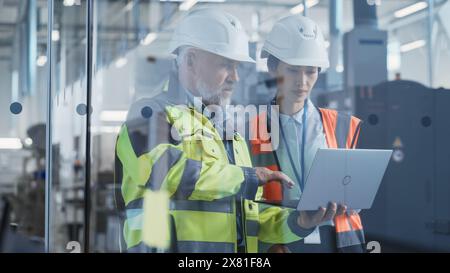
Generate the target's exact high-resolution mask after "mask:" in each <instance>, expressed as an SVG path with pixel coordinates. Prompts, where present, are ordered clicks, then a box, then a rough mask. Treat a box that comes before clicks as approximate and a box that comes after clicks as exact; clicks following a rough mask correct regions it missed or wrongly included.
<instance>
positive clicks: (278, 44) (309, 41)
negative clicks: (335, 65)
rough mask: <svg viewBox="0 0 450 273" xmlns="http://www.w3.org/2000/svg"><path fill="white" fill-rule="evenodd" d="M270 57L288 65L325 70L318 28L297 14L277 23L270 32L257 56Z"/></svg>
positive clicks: (325, 53) (324, 54)
mask: <svg viewBox="0 0 450 273" xmlns="http://www.w3.org/2000/svg"><path fill="white" fill-rule="evenodd" d="M269 55H273V56H274V57H276V58H277V59H279V60H281V61H283V62H285V63H287V64H289V65H301V66H315V67H320V68H322V69H325V68H328V67H329V66H330V62H329V60H328V53H327V49H326V47H325V40H324V38H323V35H322V31H321V30H320V28H319V26H318V25H317V24H316V23H315V22H314V21H312V20H311V19H309V18H307V17H304V16H301V15H291V16H288V17H285V18H283V19H281V20H280V21H278V22H277V23H276V24H275V25H274V27H273V28H272V31H270V33H269V35H268V36H267V39H266V41H265V43H264V46H263V48H262V52H261V57H262V58H267V57H268V56H269Z"/></svg>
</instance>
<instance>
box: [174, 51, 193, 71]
mask: <svg viewBox="0 0 450 273" xmlns="http://www.w3.org/2000/svg"><path fill="white" fill-rule="evenodd" d="M191 49H195V47H193V46H180V47H179V48H178V49H177V51H178V54H177V58H176V63H177V66H178V67H181V66H182V65H184V64H185V62H186V55H187V53H188V52H189V51H190V50H191Z"/></svg>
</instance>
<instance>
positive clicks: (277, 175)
mask: <svg viewBox="0 0 450 273" xmlns="http://www.w3.org/2000/svg"><path fill="white" fill-rule="evenodd" d="M273 175H274V176H275V179H276V180H280V181H281V183H283V184H285V185H286V186H287V187H288V188H289V189H292V188H293V187H294V181H292V179H290V178H289V176H287V175H286V174H284V173H282V172H278V171H277V172H273Z"/></svg>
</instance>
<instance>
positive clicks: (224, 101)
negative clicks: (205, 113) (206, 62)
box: [196, 79, 231, 107]
mask: <svg viewBox="0 0 450 273" xmlns="http://www.w3.org/2000/svg"><path fill="white" fill-rule="evenodd" d="M196 85H197V86H196V89H197V92H198V94H199V95H200V96H201V97H202V101H203V103H204V104H205V105H219V106H222V107H224V106H226V105H229V104H230V101H231V100H230V98H224V97H223V96H222V91H220V89H218V90H210V89H209V88H208V87H207V85H206V84H205V82H203V81H202V80H200V79H198V80H197V84H196Z"/></svg>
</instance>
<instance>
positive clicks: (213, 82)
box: [116, 9, 312, 252]
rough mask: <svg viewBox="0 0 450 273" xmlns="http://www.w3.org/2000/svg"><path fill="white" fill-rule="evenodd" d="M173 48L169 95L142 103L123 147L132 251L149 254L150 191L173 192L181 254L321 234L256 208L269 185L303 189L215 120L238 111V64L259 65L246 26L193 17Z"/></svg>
mask: <svg viewBox="0 0 450 273" xmlns="http://www.w3.org/2000/svg"><path fill="white" fill-rule="evenodd" d="M170 49H171V51H172V52H173V53H174V54H176V55H177V59H176V62H175V66H176V68H175V71H174V73H173V74H172V75H171V77H170V80H169V84H168V88H167V91H166V92H162V94H160V95H158V96H157V97H155V98H152V99H143V100H140V101H138V102H136V103H134V104H133V105H132V107H131V108H130V111H129V113H128V117H127V121H126V123H125V124H124V125H123V126H122V128H121V131H120V133H119V136H118V140H117V145H116V156H117V160H116V163H117V166H116V180H117V181H119V182H120V183H121V184H122V196H123V201H124V206H125V207H124V209H125V210H126V220H125V223H124V237H125V238H124V239H125V242H126V244H127V248H128V250H129V251H135V250H136V249H137V250H138V251H139V249H141V248H142V247H143V244H142V233H143V231H142V203H143V195H144V192H145V191H146V190H151V191H153V192H158V191H165V192H167V193H168V194H169V196H170V199H171V208H170V214H171V216H172V217H173V219H174V226H175V233H176V236H174V237H176V240H177V241H176V248H177V250H178V251H179V252H257V250H258V249H257V245H258V239H259V240H260V241H266V242H269V243H288V242H293V241H297V240H300V239H301V238H302V237H304V236H306V235H307V234H309V233H310V232H312V230H311V231H304V230H300V229H299V227H298V225H297V220H298V219H297V218H298V215H296V214H295V213H292V211H291V210H280V209H279V208H276V209H272V210H271V209H267V210H264V211H263V212H262V213H259V209H258V205H257V204H256V203H254V202H252V201H251V200H254V199H255V198H256V196H258V195H260V194H261V191H262V189H261V188H259V186H261V185H264V184H265V183H266V182H267V181H269V180H278V181H281V182H283V183H284V185H286V187H292V186H293V182H292V180H291V179H290V178H289V177H287V176H286V175H284V174H283V173H281V172H278V171H271V170H269V169H266V168H263V167H261V168H252V167H251V160H250V155H249V152H248V149H247V145H246V142H245V140H244V139H243V138H242V137H241V136H240V135H239V134H237V133H234V134H233V135H232V138H231V139H224V140H222V139H221V137H220V135H221V134H222V132H221V131H222V130H223V129H222V128H224V126H223V124H221V120H220V119H219V120H214V118H213V117H212V115H210V112H212V111H213V110H214V111H215V110H216V109H217V108H223V106H225V105H226V104H228V103H229V101H230V97H231V95H232V92H233V88H234V84H235V83H236V82H237V81H238V80H239V77H238V75H237V65H238V63H239V62H242V61H244V62H253V60H252V59H251V58H250V57H249V56H248V37H247V35H246V34H245V31H244V30H243V29H242V26H241V24H240V22H239V21H238V19H237V18H235V17H234V16H232V15H230V14H228V13H225V12H221V11H218V10H213V9H202V10H197V11H194V12H191V13H190V14H189V15H187V16H186V17H185V18H184V19H183V20H182V21H181V22H180V23H179V25H178V26H177V28H176V30H175V32H174V34H173V38H172V43H171V46H170ZM195 97H202V103H198V101H197V100H196V98H195ZM207 108H208V109H207ZM144 249H145V247H144Z"/></svg>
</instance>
